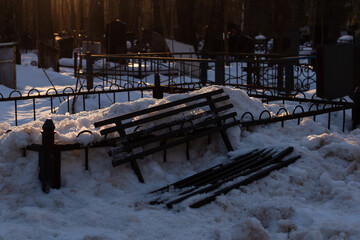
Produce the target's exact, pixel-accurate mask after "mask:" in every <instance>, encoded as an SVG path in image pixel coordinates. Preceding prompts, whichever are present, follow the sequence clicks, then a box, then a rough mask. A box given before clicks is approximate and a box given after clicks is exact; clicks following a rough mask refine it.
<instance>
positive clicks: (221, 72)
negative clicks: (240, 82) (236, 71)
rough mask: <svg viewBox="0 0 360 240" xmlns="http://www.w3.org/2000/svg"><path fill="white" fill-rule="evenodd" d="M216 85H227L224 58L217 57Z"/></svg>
mask: <svg viewBox="0 0 360 240" xmlns="http://www.w3.org/2000/svg"><path fill="white" fill-rule="evenodd" d="M215 84H217V85H225V66H224V56H217V57H216V62H215Z"/></svg>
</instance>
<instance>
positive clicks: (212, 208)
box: [0, 66, 360, 240]
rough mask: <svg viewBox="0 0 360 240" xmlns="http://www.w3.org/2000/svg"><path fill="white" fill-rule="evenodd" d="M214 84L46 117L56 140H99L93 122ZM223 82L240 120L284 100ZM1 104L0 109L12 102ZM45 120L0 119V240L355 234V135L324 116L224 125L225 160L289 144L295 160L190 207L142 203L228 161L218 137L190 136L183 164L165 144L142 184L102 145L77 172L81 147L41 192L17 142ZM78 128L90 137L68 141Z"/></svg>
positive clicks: (34, 135) (31, 158)
mask: <svg viewBox="0 0 360 240" xmlns="http://www.w3.org/2000/svg"><path fill="white" fill-rule="evenodd" d="M24 68H31V66H24ZM19 69H20V71H27V72H28V73H29V75H27V78H26V79H31V80H32V81H35V80H36V77H33V76H32V75H31V74H32V73H31V69H21V68H19ZM49 72H51V71H49ZM53 74H54V76H57V74H55V73H53ZM34 76H35V73H34ZM39 77H40V76H39ZM64 78H65V77H64ZM42 79H43V78H42ZM20 80H21V79H20ZM68 80H69V81H70V80H71V78H70V77H69V79H68ZM23 81H24V82H25V81H27V80H25V79H24V80H23ZM59 81H62V80H61V77H59V78H56V79H55V80H54V82H55V84H57V85H58V84H61V83H60V82H59ZM20 85H21V86H26V84H25V83H20ZM218 88H220V87H216V86H213V87H209V88H206V89H202V90H199V91H198V92H196V93H189V94H179V95H170V96H167V97H166V98H164V99H162V100H155V99H151V98H144V99H139V100H136V101H132V102H121V103H115V104H113V105H111V106H109V107H108V108H105V109H101V110H94V111H88V112H79V113H77V114H74V115H69V114H66V111H63V114H61V113H60V112H61V111H59V114H54V115H51V118H52V119H53V121H54V123H55V126H56V139H57V141H61V142H72V141H74V140H76V141H78V142H83V143H85V144H86V143H89V142H92V141H96V140H99V139H100V138H101V136H100V135H99V129H95V128H94V126H93V123H94V122H96V121H98V120H101V119H104V118H109V117H113V116H117V115H120V114H125V113H128V112H131V111H136V110H140V109H144V108H147V107H150V106H155V105H158V104H161V103H165V102H169V101H175V100H177V99H180V98H183V97H186V96H191V95H192V94H198V93H203V92H205V91H211V90H215V89H218ZM222 88H223V89H224V91H225V93H226V94H228V95H229V96H230V101H229V102H231V103H233V104H234V108H235V110H236V111H237V113H238V116H237V117H239V118H240V117H241V115H242V114H243V113H244V112H246V111H248V110H251V112H253V113H254V114H255V113H257V114H258V113H260V112H261V111H263V110H264V109H268V110H269V111H270V112H271V114H275V113H276V110H277V109H278V108H279V107H281V106H282V105H281V104H277V103H271V104H262V103H261V102H260V101H258V100H256V99H251V98H249V97H248V96H247V95H246V94H245V93H244V92H243V91H241V90H237V89H233V88H227V87H222ZM90 100H91V99H90ZM96 101H97V100H96V99H94V105H95V102H96ZM276 104H277V108H276V107H275V105H276ZM286 107H288V106H286ZM8 108H9V109H6V108H3V109H2V111H3V112H6V111H8V110H10V108H11V106H9V107H8ZM28 114H29V115H31V114H32V113H31V112H29V113H28ZM255 115H256V114H255ZM47 117H48V116H47V115H44V116H41V117H40V118H38V120H36V121H34V122H30V123H28V124H24V125H21V126H19V127H13V128H12V131H11V132H7V133H6V130H7V129H9V127H10V125H9V123H5V122H2V123H0V194H1V201H0V222H1V223H0V239H124V240H126V239H149V240H152V239H174V240H177V239H224V240H233V239H234V240H235V239H293V240H303V239H310V240H321V239H324V240H325V239H331V240H335V239H343V240H345V239H346V240H357V239H360V222H359V219H360V205H359V200H360V154H359V153H360V147H359V146H360V144H359V143H360V131H359V129H356V130H353V131H347V132H345V133H342V132H339V131H337V129H338V128H332V129H333V130H331V131H329V130H328V129H326V127H324V126H326V124H323V122H326V121H327V118H326V115H322V116H318V117H317V121H318V122H314V121H313V120H312V119H309V118H304V119H302V120H301V122H300V125H297V121H296V120H294V121H288V122H286V123H285V126H284V127H283V128H282V127H281V124H280V123H276V124H270V125H266V126H258V127H252V128H250V129H249V131H247V130H246V129H242V131H240V130H238V128H236V127H234V128H231V129H229V131H228V132H229V134H231V135H232V143H233V145H234V148H235V151H234V152H231V153H230V154H229V155H230V156H236V155H237V154H240V153H244V152H248V151H250V150H253V149H255V148H263V147H268V146H271V147H284V146H293V147H294V149H295V151H294V154H296V155H297V154H299V155H301V156H302V157H301V159H299V160H298V161H297V162H295V163H294V164H292V165H290V166H289V167H287V168H284V169H281V170H279V171H276V172H273V173H271V174H270V175H269V176H268V177H266V178H265V179H262V180H259V181H256V182H254V183H252V184H250V185H248V186H243V187H241V188H240V189H236V190H233V191H231V192H230V193H228V194H226V195H222V196H220V197H218V198H217V199H216V201H214V202H213V203H211V204H209V205H206V206H204V207H202V208H200V209H191V208H188V206H189V203H191V201H194V199H189V201H187V202H184V203H182V204H179V205H178V206H176V208H175V209H173V210H168V209H166V208H164V207H163V206H161V205H160V206H152V205H149V204H148V201H149V199H148V194H147V193H148V192H150V191H152V190H154V189H157V188H159V187H162V186H164V185H166V184H168V183H171V182H174V181H177V180H179V179H182V178H184V177H187V176H189V175H192V174H194V173H196V172H199V171H201V170H204V169H206V168H208V167H210V166H213V165H216V164H218V163H223V162H226V161H228V155H227V153H226V150H225V146H224V144H223V143H222V140H221V138H220V137H212V141H211V143H210V144H209V145H208V144H207V140H201V139H200V140H197V141H193V142H191V147H190V161H186V154H185V147H184V146H178V147H175V148H172V149H170V150H169V151H168V157H167V159H168V161H167V162H166V163H164V162H163V161H162V153H159V154H154V155H152V156H149V157H148V158H145V159H140V160H138V162H139V166H140V168H141V171H142V173H143V176H144V178H145V182H146V183H145V184H140V183H138V181H137V178H136V176H135V174H134V173H133V171H132V169H131V168H130V166H129V165H127V164H125V165H121V166H119V167H117V168H112V166H111V158H109V157H108V155H107V149H91V150H90V154H89V165H90V169H89V171H85V170H84V155H85V153H84V152H83V151H80V150H77V151H69V152H63V153H62V162H61V163H62V187H61V189H59V190H51V192H50V193H49V194H48V195H45V194H43V193H42V191H41V189H40V184H39V181H38V171H37V169H38V155H37V153H34V152H28V153H27V156H26V157H23V156H22V152H21V148H23V147H25V146H27V145H29V144H31V143H35V142H38V143H39V142H40V141H41V132H40V130H41V127H42V125H43V123H44V121H45V119H46V118H47ZM341 117H342V114H341V113H340V114H338V115H336V114H334V115H332V121H334V122H335V123H336V124H337V123H338V122H340V123H341ZM340 125H341V124H340ZM85 129H88V130H91V131H92V132H93V134H91V135H90V134H84V135H81V136H80V137H79V138H77V139H76V136H77V133H78V132H80V131H82V130H85Z"/></svg>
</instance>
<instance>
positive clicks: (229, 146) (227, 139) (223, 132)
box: [220, 130, 234, 152]
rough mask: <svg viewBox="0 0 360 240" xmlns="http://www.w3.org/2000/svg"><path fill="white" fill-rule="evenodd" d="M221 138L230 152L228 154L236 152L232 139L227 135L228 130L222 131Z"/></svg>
mask: <svg viewBox="0 0 360 240" xmlns="http://www.w3.org/2000/svg"><path fill="white" fill-rule="evenodd" d="M220 133H221V137H222V139H223V140H224V143H225V146H226V149H227V150H228V152H231V151H234V149H233V147H232V146H231V142H230V139H229V137H228V135H227V134H226V130H225V131H221V132H220Z"/></svg>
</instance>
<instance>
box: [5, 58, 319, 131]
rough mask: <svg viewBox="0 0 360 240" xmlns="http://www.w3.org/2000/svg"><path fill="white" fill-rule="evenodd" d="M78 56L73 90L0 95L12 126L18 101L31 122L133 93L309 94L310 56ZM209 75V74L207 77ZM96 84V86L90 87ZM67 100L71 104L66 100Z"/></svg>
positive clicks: (17, 110) (17, 113)
mask: <svg viewBox="0 0 360 240" xmlns="http://www.w3.org/2000/svg"><path fill="white" fill-rule="evenodd" d="M83 57H86V59H87V64H86V66H81V65H78V61H75V62H74V64H75V65H74V69H75V70H74V73H75V75H77V76H79V77H82V78H83V79H84V81H85V84H82V85H81V87H79V88H78V89H73V88H71V87H66V88H64V89H62V90H61V91H59V90H57V89H55V88H50V89H48V90H47V91H46V92H44V91H42V92H41V91H40V90H38V89H31V90H29V91H28V92H25V93H21V92H19V91H17V90H15V91H12V92H11V93H10V94H9V95H8V96H7V97H6V96H5V95H4V94H1V93H0V104H1V103H12V104H13V105H14V114H13V116H14V122H15V125H18V119H19V117H18V116H19V106H18V105H19V104H18V103H19V102H20V101H29V104H27V105H30V104H31V105H32V107H31V111H32V112H33V117H32V119H33V120H36V118H37V116H38V115H39V113H40V112H44V108H45V109H46V111H48V112H50V113H55V111H56V107H58V106H59V105H60V104H61V103H63V102H64V101H65V104H66V108H67V112H69V113H74V112H76V111H74V104H72V102H74V101H75V100H76V101H77V102H81V105H82V109H81V110H82V111H86V110H89V109H87V108H86V101H87V99H89V98H90V97H91V96H95V97H97V100H98V108H99V109H100V108H102V107H104V106H102V105H101V98H104V97H105V98H107V99H108V100H109V102H110V103H115V102H116V101H118V100H119V99H118V98H117V96H118V94H126V95H127V100H128V101H131V100H135V98H132V93H135V92H138V95H140V96H139V97H141V98H142V97H143V96H144V92H145V91H152V92H153V96H154V97H156V98H161V97H162V93H163V92H169V93H176V92H187V91H192V90H196V89H200V88H201V87H202V86H205V85H211V84H218V85H230V86H236V87H239V88H243V89H246V90H248V89H252V90H253V89H260V91H261V92H265V93H266V92H268V91H270V92H271V95H272V96H273V97H276V96H278V97H280V98H284V95H279V94H284V93H285V94H287V95H286V96H289V94H291V93H293V92H299V91H302V90H308V89H309V87H310V86H311V84H313V83H315V78H316V76H315V72H314V71H313V70H312V66H311V65H310V64H309V61H310V60H311V59H312V58H313V57H297V58H284V57H283V56H281V55H269V54H232V55H229V54H225V53H220V54H219V53H217V54H211V53H206V54H201V55H196V54H194V53H179V54H170V53H151V54H142V55H138V54H132V55H129V54H128V55H90V54H86V55H81V56H80V58H83ZM185 57H186V58H185ZM75 59H77V57H76V58H75ZM81 62H82V61H80V63H81ZM158 73H160V75H158ZM211 74H213V76H209V75H211ZM160 76H161V77H160ZM209 79H214V80H213V81H210V80H209ZM99 82H101V84H100V85H95V84H96V83H99ZM264 89H265V90H264ZM71 99H73V100H74V101H70V100H71ZM92 99H93V97H92ZM268 99H269V97H268ZM122 100H124V97H123V98H122ZM304 101H306V100H304ZM40 102H41V103H40ZM39 106H40V107H41V108H42V109H41V111H40V110H39ZM44 106H45V107H44ZM28 109H29V107H28ZM28 109H27V110H26V111H27V114H28V111H29V110H28Z"/></svg>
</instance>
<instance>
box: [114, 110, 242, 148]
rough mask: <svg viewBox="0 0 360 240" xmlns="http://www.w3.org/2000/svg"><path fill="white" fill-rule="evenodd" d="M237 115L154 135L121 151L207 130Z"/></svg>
mask: <svg viewBox="0 0 360 240" xmlns="http://www.w3.org/2000/svg"><path fill="white" fill-rule="evenodd" d="M236 115H237V114H236V112H232V113H229V114H226V115H223V116H218V117H215V118H212V119H207V120H205V121H203V122H201V123H198V124H194V125H191V126H188V127H185V128H183V129H178V130H174V131H171V132H166V133H163V134H159V135H154V136H153V137H151V138H146V139H144V140H142V141H136V142H132V143H129V144H126V145H123V146H121V147H119V148H120V149H121V151H130V150H132V149H134V148H137V147H140V146H143V145H146V144H150V143H153V142H157V141H160V140H163V139H168V138H173V137H176V136H178V135H179V134H182V133H184V132H187V131H188V132H190V131H191V130H197V129H200V127H203V128H205V126H207V125H210V124H214V123H217V122H219V121H224V120H226V119H229V118H233V117H235V116H236Z"/></svg>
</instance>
